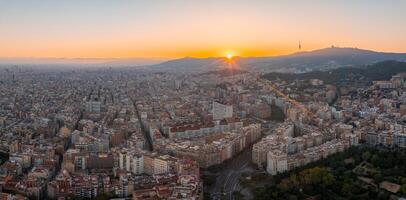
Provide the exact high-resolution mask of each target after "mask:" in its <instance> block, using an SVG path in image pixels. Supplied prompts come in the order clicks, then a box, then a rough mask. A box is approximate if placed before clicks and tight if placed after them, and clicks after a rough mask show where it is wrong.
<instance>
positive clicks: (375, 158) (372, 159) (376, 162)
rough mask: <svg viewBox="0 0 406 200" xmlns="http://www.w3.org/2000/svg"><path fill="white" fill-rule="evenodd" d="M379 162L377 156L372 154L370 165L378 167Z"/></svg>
mask: <svg viewBox="0 0 406 200" xmlns="http://www.w3.org/2000/svg"><path fill="white" fill-rule="evenodd" d="M379 162H380V159H379V156H378V155H376V154H374V155H373V156H372V158H371V163H372V164H373V165H374V166H380V165H379V164H380V163H379Z"/></svg>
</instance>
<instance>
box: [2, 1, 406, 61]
mask: <svg viewBox="0 0 406 200" xmlns="http://www.w3.org/2000/svg"><path fill="white" fill-rule="evenodd" d="M405 7H406V2H405V1H401V0H399V1H396V0H394V1H390V3H388V2H386V1H378V0H368V1H367V0H360V1H356V2H355V3H354V2H353V1H349V0H340V1H338V0H337V1H329V2H328V3H326V1H322V0H312V1H310V2H308V1H306V2H304V1H300V0H285V1H282V0H275V1H272V0H270V1H261V0H256V1H240V0H236V1H228V0H225V1H214V0H207V1H186V0H185V1H182V0H173V1H170V2H169V1H163V0H161V1H159V0H156V1H137V0H134V1H131V0H122V1H107V0H106V1H103V0H101V1H97V2H95V1H79V0H60V1H52V0H43V1H34V0H32V1H29V0H25V1H1V2H0V46H1V48H0V57H65V58H130V57H154V58H157V57H159V58H176V57H185V56H193V57H210V56H225V55H226V54H228V53H230V54H233V55H238V56H267V55H281V54H288V53H293V52H296V51H298V42H299V41H302V50H313V49H319V48H325V47H328V46H330V45H332V44H334V45H336V46H342V47H358V48H364V49H371V50H377V51H391V52H406V37H405V35H406V26H404V25H405V24H404V19H406V14H405V12H404V11H403V9H404V8H405Z"/></svg>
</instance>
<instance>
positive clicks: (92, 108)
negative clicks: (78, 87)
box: [86, 100, 101, 113]
mask: <svg viewBox="0 0 406 200" xmlns="http://www.w3.org/2000/svg"><path fill="white" fill-rule="evenodd" d="M86 111H87V112H92V113H100V111H101V102H100V101H98V100H92V101H88V102H86Z"/></svg>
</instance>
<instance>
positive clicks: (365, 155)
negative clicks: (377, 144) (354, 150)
mask: <svg viewBox="0 0 406 200" xmlns="http://www.w3.org/2000/svg"><path fill="white" fill-rule="evenodd" d="M370 158H371V153H369V151H365V152H364V153H362V159H363V160H364V161H368V160H369V159H370Z"/></svg>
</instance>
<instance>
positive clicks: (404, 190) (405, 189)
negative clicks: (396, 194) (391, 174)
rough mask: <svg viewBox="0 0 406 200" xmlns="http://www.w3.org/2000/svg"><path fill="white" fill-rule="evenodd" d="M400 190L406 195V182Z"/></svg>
mask: <svg viewBox="0 0 406 200" xmlns="http://www.w3.org/2000/svg"><path fill="white" fill-rule="evenodd" d="M400 192H401V193H402V194H403V195H406V184H403V185H402V186H401V187H400Z"/></svg>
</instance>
